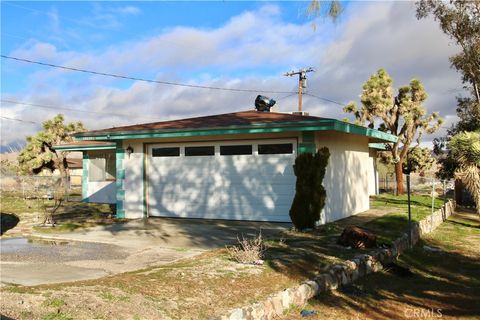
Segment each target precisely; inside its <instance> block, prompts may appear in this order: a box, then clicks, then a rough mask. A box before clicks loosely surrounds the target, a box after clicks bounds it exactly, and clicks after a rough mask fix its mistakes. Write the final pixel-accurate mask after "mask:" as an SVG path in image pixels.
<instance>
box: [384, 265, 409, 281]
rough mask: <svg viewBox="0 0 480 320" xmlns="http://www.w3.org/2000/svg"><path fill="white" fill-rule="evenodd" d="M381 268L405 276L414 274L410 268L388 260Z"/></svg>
mask: <svg viewBox="0 0 480 320" xmlns="http://www.w3.org/2000/svg"><path fill="white" fill-rule="evenodd" d="M383 269H384V270H385V271H386V272H388V273H391V274H394V275H397V276H400V277H403V278H407V277H412V276H413V275H414V274H413V272H412V271H410V269H408V268H405V267H402V266H399V265H398V264H396V263H394V262H389V263H387V264H385V265H384V266H383Z"/></svg>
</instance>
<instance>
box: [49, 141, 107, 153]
mask: <svg viewBox="0 0 480 320" xmlns="http://www.w3.org/2000/svg"><path fill="white" fill-rule="evenodd" d="M115 148H116V145H115V143H114V142H112V143H111V144H108V145H102V146H99V145H98V144H92V145H74V144H72V145H63V146H62V145H58V146H54V147H53V149H55V150H58V151H92V150H109V149H115Z"/></svg>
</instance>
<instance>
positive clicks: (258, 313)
mask: <svg viewBox="0 0 480 320" xmlns="http://www.w3.org/2000/svg"><path fill="white" fill-rule="evenodd" d="M453 211H454V204H453V202H452V201H451V200H450V201H449V202H447V203H446V204H445V206H444V207H442V208H441V209H439V210H437V211H436V212H434V213H433V214H431V215H429V216H428V217H426V218H424V219H423V220H421V221H420V222H416V223H414V224H413V227H412V243H413V244H415V243H417V241H418V240H419V239H420V238H421V236H422V235H424V234H428V233H430V232H432V231H434V230H435V229H436V228H437V227H438V226H439V225H440V224H442V223H443V222H444V221H445V220H446V219H447V218H448V217H449V216H450V215H451V214H452V212H453ZM407 248H408V233H404V234H403V235H402V236H401V237H399V238H397V239H396V240H395V241H394V242H393V243H392V247H391V248H389V249H377V250H374V251H372V252H371V253H370V254H362V255H357V256H355V257H354V258H353V259H350V260H347V261H345V262H344V263H343V264H336V265H333V266H331V267H330V268H329V270H328V271H327V272H324V273H322V274H320V275H319V276H317V277H316V278H315V279H313V280H310V281H306V282H304V283H302V284H301V285H299V286H296V287H292V288H288V289H285V290H283V291H280V292H277V293H276V294H273V295H271V296H269V297H268V298H267V299H265V300H264V301H262V302H259V303H255V304H253V305H250V306H246V307H241V308H236V309H233V310H230V311H229V312H228V314H226V315H224V316H222V317H220V318H219V319H221V320H270V319H273V318H275V317H276V316H279V315H282V314H283V312H284V311H285V310H287V309H289V308H290V307H291V306H292V305H297V306H301V305H304V304H305V303H306V302H307V301H308V300H310V299H311V298H313V297H315V296H316V295H319V294H321V293H323V292H326V291H329V290H335V289H337V288H338V287H339V286H342V285H347V284H349V283H351V282H353V281H355V280H357V279H358V278H361V277H363V276H365V275H367V274H369V273H372V272H377V271H380V270H382V268H383V265H382V263H388V262H391V261H392V260H393V259H394V258H396V257H398V256H399V255H400V254H401V253H402V252H403V251H405V250H406V249H407Z"/></svg>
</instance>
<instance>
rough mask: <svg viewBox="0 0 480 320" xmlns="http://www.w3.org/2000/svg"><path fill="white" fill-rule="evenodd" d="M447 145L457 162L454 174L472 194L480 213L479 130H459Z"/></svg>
mask: <svg viewBox="0 0 480 320" xmlns="http://www.w3.org/2000/svg"><path fill="white" fill-rule="evenodd" d="M448 146H449V148H450V150H451V152H452V154H453V156H454V158H456V159H457V161H458V164H459V166H458V168H457V170H456V171H455V175H456V177H457V178H459V179H460V180H462V182H463V183H464V184H465V187H466V188H467V190H468V191H469V192H470V193H471V194H472V197H473V201H475V205H476V207H477V213H478V214H480V130H479V131H472V132H466V131H464V132H460V133H458V134H456V135H454V136H453V137H452V139H451V140H450V142H449V144H448Z"/></svg>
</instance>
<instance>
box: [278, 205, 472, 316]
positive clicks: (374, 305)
mask: <svg viewBox="0 0 480 320" xmlns="http://www.w3.org/2000/svg"><path fill="white" fill-rule="evenodd" d="M425 246H427V247H425ZM398 264H399V265H401V266H403V267H408V268H410V270H411V271H412V272H413V275H412V276H403V277H402V276H400V275H398V274H396V273H392V272H380V273H377V274H372V275H370V276H368V277H366V278H364V279H362V280H361V281H358V282H357V283H355V285H354V286H351V287H347V288H345V289H343V290H339V291H336V292H332V293H330V294H327V295H322V296H320V297H318V298H316V299H313V300H312V301H311V302H310V303H309V304H308V305H307V306H305V307H304V308H292V309H291V310H290V311H289V312H288V313H287V314H286V315H285V317H284V318H282V319H304V318H302V317H301V315H300V312H301V311H302V310H303V309H304V310H308V311H314V312H315V313H316V315H315V316H311V317H308V318H306V319H332V320H347V319H348V320H349V319H378V320H380V319H382V320H383V319H480V304H479V303H478V302H479V301H480V218H479V216H478V215H476V214H475V213H472V212H470V213H469V212H461V213H458V214H455V215H453V216H452V217H451V218H450V219H449V220H448V221H447V222H445V223H444V224H442V225H441V226H440V227H439V228H438V229H437V230H436V231H435V232H433V233H432V234H430V235H428V236H427V237H426V238H425V239H424V240H423V241H420V242H419V243H418V244H417V246H416V247H415V248H414V250H412V251H409V252H407V253H405V254H404V255H402V256H401V257H400V259H399V262H398Z"/></svg>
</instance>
